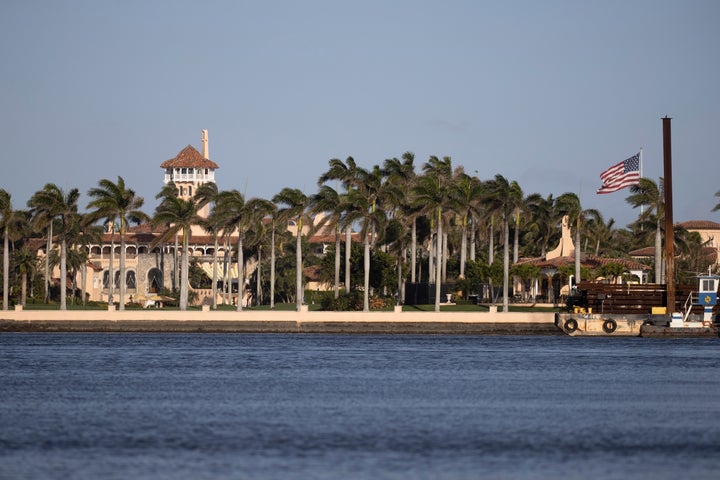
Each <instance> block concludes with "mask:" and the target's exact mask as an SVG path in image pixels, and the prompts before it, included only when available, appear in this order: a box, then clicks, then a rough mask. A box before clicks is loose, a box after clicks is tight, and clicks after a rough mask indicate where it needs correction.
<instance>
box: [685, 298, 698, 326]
mask: <svg viewBox="0 0 720 480" xmlns="http://www.w3.org/2000/svg"><path fill="white" fill-rule="evenodd" d="M698 295H699V293H695V292H690V294H689V295H688V297H687V299H686V300H685V305H683V310H684V311H685V315H684V316H683V322H687V319H688V317H689V316H690V312H691V311H692V306H693V305H697V304H698V303H699V297H698Z"/></svg>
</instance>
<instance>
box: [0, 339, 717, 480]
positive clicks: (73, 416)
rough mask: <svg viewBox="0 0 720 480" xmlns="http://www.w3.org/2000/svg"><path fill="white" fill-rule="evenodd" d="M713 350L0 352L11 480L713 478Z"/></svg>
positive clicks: (21, 343) (320, 343) (451, 342)
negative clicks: (62, 479)
mask: <svg viewBox="0 0 720 480" xmlns="http://www.w3.org/2000/svg"><path fill="white" fill-rule="evenodd" d="M719 373H720V342H718V340H716V339H715V340H712V339H710V340H699V339H692V340H680V339H678V340H648V339H639V338H634V339H619V338H609V339H607V338H571V337H492V336H358V335H354V336H340V335H328V336H326V335H233V334H218V335H213V334H196V335H179V334H167V335H165V334H162V335H155V334H47V333H43V334H2V335H0V478H8V479H16V478H18V479H19V478H39V479H45V478H72V479H98V478H104V479H112V478H118V479H119V478H132V479H134V480H141V479H206V478H207V479H280V478H282V479H287V478H327V479H338V478H349V479H352V478H357V479H382V478H413V479H415V478H417V479H422V478H444V479H461V478H498V479H500V478H503V479H505V478H521V479H533V478H553V477H557V478H647V479H659V478H660V479H662V478H667V479H670V478H717V472H718V471H720V457H719V456H718V447H719V446H720V415H719V414H718V406H719V405H720V375H719Z"/></svg>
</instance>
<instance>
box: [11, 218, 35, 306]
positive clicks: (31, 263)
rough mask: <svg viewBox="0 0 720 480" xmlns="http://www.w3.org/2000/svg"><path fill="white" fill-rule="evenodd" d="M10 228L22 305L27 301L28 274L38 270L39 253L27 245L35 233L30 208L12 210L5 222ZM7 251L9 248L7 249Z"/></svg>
mask: <svg viewBox="0 0 720 480" xmlns="http://www.w3.org/2000/svg"><path fill="white" fill-rule="evenodd" d="M5 226H6V228H7V230H8V237H9V244H10V245H9V247H10V249H11V250H12V252H11V253H10V254H11V259H10V265H11V266H12V268H14V269H15V270H16V271H17V273H19V274H20V276H21V280H20V299H19V302H20V305H23V306H25V304H26V303H27V280H28V274H31V273H33V272H35V271H36V270H37V266H38V257H37V254H36V253H34V252H31V251H30V249H28V247H27V246H26V245H25V239H29V238H31V237H32V236H33V234H34V233H35V232H34V231H33V227H32V214H31V212H30V211H28V210H12V212H11V213H10V215H9V216H8V217H7V223H6V224H5ZM5 251H7V250H5Z"/></svg>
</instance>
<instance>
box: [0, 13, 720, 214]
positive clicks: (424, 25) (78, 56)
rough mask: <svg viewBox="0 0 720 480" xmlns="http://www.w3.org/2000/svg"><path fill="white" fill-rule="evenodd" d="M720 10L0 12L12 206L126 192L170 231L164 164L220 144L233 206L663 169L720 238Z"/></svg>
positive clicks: (605, 206)
mask: <svg viewBox="0 0 720 480" xmlns="http://www.w3.org/2000/svg"><path fill="white" fill-rule="evenodd" d="M718 25H720V2H717V1H714V0H708V1H699V0H689V1H662V0H648V1H640V0H627V1H616V0H605V1H602V2H601V1H596V2H593V1H552V0H545V1H512V0H511V1H505V2H502V1H497V2H485V1H455V0H446V1H443V2H439V1H435V2H426V1H391V0H384V1H374V0H370V1H362V2H358V1H339V0H338V1H313V0H307V1H302V2H301V1H263V2H246V1H212V0H211V1H204V2H185V1H169V0H168V1H160V0H148V1H133V0H129V1H101V0H95V1H76V0H65V1H39V0H3V1H2V2H0V85H1V86H2V88H0V143H1V144H2V147H3V150H2V151H3V154H2V157H1V159H0V162H2V166H3V168H2V171H1V173H0V188H4V189H6V190H8V191H9V192H10V193H11V194H12V196H13V204H14V206H15V208H21V207H24V206H25V203H26V201H27V199H28V198H29V197H30V196H31V195H32V193H33V192H35V191H36V190H38V189H40V188H42V186H43V185H44V184H45V183H47V182H54V183H57V184H58V185H60V186H62V187H64V188H71V187H77V188H79V189H80V191H81V192H82V193H83V198H82V200H81V202H82V205H83V206H84V205H85V204H86V203H87V197H86V196H85V193H86V192H87V190H88V189H89V188H91V187H93V186H95V185H96V184H97V181H98V180H99V179H101V178H111V179H115V178H116V177H117V176H118V175H121V176H123V177H124V178H125V180H126V182H127V183H128V184H129V186H130V187H131V188H133V189H135V190H136V192H137V193H138V194H140V195H143V196H144V197H145V199H146V202H147V210H148V211H152V209H153V208H154V206H155V204H156V201H155V200H154V196H155V194H156V193H157V192H158V191H159V189H160V188H161V187H162V178H163V172H162V170H161V169H160V168H159V165H160V163H162V162H163V161H164V160H167V159H169V158H172V157H174V156H175V155H176V154H177V153H178V152H179V151H180V150H181V149H182V148H183V147H185V146H186V145H187V144H192V145H193V146H195V147H196V148H198V150H199V149H200V132H201V130H202V129H204V128H205V129H208V130H209V138H210V157H211V159H212V160H214V161H215V162H216V163H218V164H219V166H220V169H219V170H218V172H217V175H218V177H217V178H218V186H219V187H220V188H221V189H230V188H237V189H239V190H241V191H244V192H246V194H247V195H248V196H251V197H252V196H259V197H264V198H270V197H272V196H273V195H274V194H276V193H277V192H278V191H280V189H282V188H283V187H286V186H289V187H297V188H300V189H302V190H303V191H305V192H306V193H313V192H314V191H315V190H316V188H317V186H316V181H317V178H318V177H319V176H320V174H321V173H322V172H324V171H325V170H326V169H327V165H328V163H327V162H328V160H329V159H330V158H333V157H338V158H342V159H345V158H346V157H347V156H353V157H354V158H355V160H356V161H357V162H358V163H359V164H360V165H362V166H365V167H371V166H372V165H374V164H380V163H382V162H383V161H384V160H385V159H386V158H389V157H399V156H400V155H402V153H403V152H405V151H408V150H409V151H412V152H414V153H415V155H416V164H417V166H418V170H419V168H420V166H421V165H422V163H423V162H424V161H426V160H427V158H428V157H429V156H430V155H437V156H445V155H449V156H451V157H452V159H453V164H454V165H463V166H464V167H465V170H466V171H467V172H468V173H471V174H474V173H476V172H477V175H478V176H479V177H480V178H481V179H489V178H492V177H493V176H494V175H495V174H498V173H499V174H501V175H504V176H505V177H507V178H508V179H510V180H517V181H518V182H519V183H520V185H521V186H522V187H523V190H524V192H525V193H526V194H530V193H533V192H537V193H541V194H543V195H548V194H553V195H555V196H558V195H560V194H562V193H564V192H567V191H571V192H575V193H579V194H580V196H581V200H582V202H583V206H584V207H586V208H597V209H599V210H600V211H601V212H602V213H603V214H604V215H605V217H606V218H614V219H615V220H616V225H619V226H625V225H626V224H627V223H629V222H631V221H632V220H633V219H634V218H635V217H636V215H637V213H638V211H637V210H633V209H632V208H631V207H629V206H628V205H627V204H626V202H625V198H626V196H627V193H628V190H623V191H620V192H617V193H613V194H609V195H596V194H595V190H596V189H597V188H598V187H599V185H600V180H599V178H598V176H599V174H600V172H601V171H603V170H604V169H606V168H607V167H609V166H610V165H612V164H614V163H617V162H619V161H621V160H623V159H625V158H627V157H629V156H631V155H633V154H634V153H636V152H637V151H638V150H639V148H640V147H642V148H643V157H644V165H643V173H644V175H645V176H647V177H650V178H653V179H655V180H657V179H658V177H660V176H661V175H662V123H661V120H660V119H661V117H663V116H665V115H667V116H670V117H673V121H672V128H673V137H672V141H673V160H674V163H673V173H674V175H673V177H674V192H675V196H674V207H675V212H674V213H675V219H676V220H677V221H684V220H690V219H708V220H713V221H720V212H714V213H713V212H710V210H711V208H712V207H713V206H714V205H715V204H716V203H717V200H718V199H717V198H716V197H714V193H715V192H716V191H718V190H720V175H718V165H720V162H718V151H720V53H718V52H720V28H718Z"/></svg>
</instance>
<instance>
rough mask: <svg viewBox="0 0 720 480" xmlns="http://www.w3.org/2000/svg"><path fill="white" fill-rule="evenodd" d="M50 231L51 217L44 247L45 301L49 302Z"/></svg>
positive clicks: (51, 229) (51, 228)
mask: <svg viewBox="0 0 720 480" xmlns="http://www.w3.org/2000/svg"><path fill="white" fill-rule="evenodd" d="M52 231H53V227H52V219H50V226H49V227H48V238H47V247H46V248H45V303H49V302H50V249H51V248H52Z"/></svg>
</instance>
